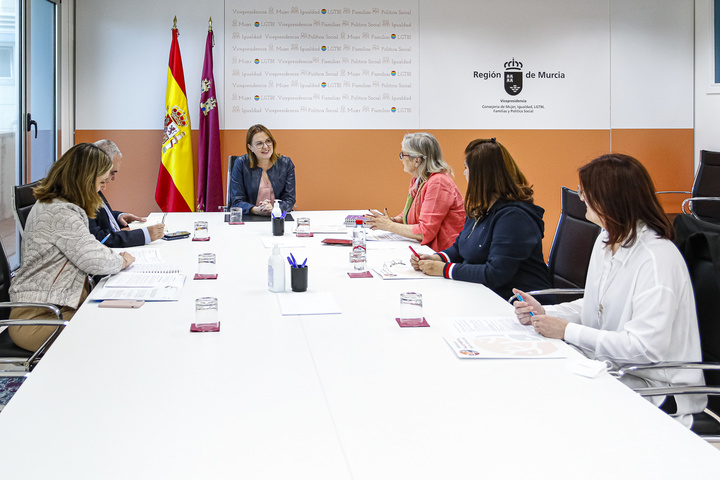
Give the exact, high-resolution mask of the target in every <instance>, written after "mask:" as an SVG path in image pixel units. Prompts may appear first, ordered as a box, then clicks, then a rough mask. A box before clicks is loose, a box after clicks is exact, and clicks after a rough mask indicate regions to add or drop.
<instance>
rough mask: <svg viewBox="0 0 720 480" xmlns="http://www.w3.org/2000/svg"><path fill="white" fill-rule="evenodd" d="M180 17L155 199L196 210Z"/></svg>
mask: <svg viewBox="0 0 720 480" xmlns="http://www.w3.org/2000/svg"><path fill="white" fill-rule="evenodd" d="M177 37H178V30H177V17H176V18H175V19H174V20H173V28H172V44H171V45H170V62H169V67H168V77H167V91H166V93H165V133H164V134H163V140H162V161H161V163H160V172H159V173H158V182H157V187H156V188H155V201H156V202H157V204H158V205H159V206H160V209H161V210H162V211H163V212H192V211H194V210H195V208H194V204H195V201H194V200H195V171H194V169H193V154H192V152H193V149H192V140H191V136H190V112H189V111H188V102H187V93H186V90H185V75H184V74H183V67H182V58H181V57H180V45H179V44H178V39H177Z"/></svg>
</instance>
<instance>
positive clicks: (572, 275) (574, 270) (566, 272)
mask: <svg viewBox="0 0 720 480" xmlns="http://www.w3.org/2000/svg"><path fill="white" fill-rule="evenodd" d="M560 200H561V207H560V219H559V220H558V226H557V229H556V230H555V237H554V238H553V242H552V246H551V247H550V255H549V256H548V270H549V271H550V278H551V281H552V284H553V287H554V288H551V289H545V290H535V291H532V292H527V293H529V294H530V295H532V296H537V295H553V296H555V295H563V296H564V297H566V299H567V300H572V299H574V298H579V297H581V296H582V293H583V288H585V277H586V276H587V271H588V266H589V264H590V255H591V253H592V248H593V245H594V244H595V240H596V239H597V236H598V235H599V234H600V227H598V226H597V225H595V224H594V223H592V222H590V221H589V220H588V219H586V218H585V211H586V208H585V202H583V201H582V200H580V196H579V195H578V194H577V192H576V191H574V190H570V189H569V188H567V187H562V189H561V193H560ZM516 298H517V296H516V295H513V296H512V297H510V299H509V300H508V301H509V302H510V303H512V302H513V301H515V299H516Z"/></svg>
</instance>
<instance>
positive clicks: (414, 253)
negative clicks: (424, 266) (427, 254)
mask: <svg viewBox="0 0 720 480" xmlns="http://www.w3.org/2000/svg"><path fill="white" fill-rule="evenodd" d="M408 248H409V249H410V251H411V252H413V255H415V256H416V257H417V258H420V255H418V253H417V252H416V251H415V249H414V248H412V247H411V246H410V245H408Z"/></svg>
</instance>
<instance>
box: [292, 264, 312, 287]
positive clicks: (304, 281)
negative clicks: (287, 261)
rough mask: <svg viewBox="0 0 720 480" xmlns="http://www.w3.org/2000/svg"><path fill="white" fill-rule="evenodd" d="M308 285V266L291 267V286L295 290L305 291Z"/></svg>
mask: <svg viewBox="0 0 720 480" xmlns="http://www.w3.org/2000/svg"><path fill="white" fill-rule="evenodd" d="M307 287H308V267H290V288H291V289H292V291H293V292H305V291H307Z"/></svg>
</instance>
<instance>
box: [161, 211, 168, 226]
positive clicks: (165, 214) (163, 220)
mask: <svg viewBox="0 0 720 480" xmlns="http://www.w3.org/2000/svg"><path fill="white" fill-rule="evenodd" d="M165 217H167V212H165V213H164V214H163V219H162V221H161V222H160V223H162V224H163V225H164V224H165Z"/></svg>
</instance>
